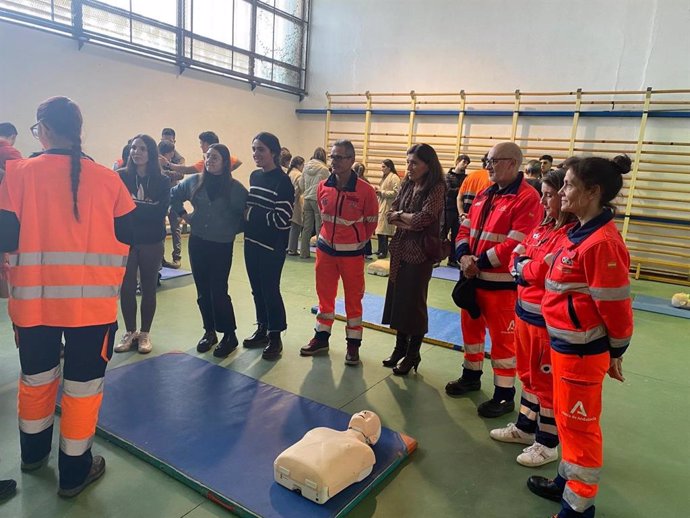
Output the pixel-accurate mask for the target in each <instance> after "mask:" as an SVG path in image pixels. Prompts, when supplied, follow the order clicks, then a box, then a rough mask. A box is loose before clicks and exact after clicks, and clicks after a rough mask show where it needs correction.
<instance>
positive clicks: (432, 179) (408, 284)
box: [383, 144, 446, 376]
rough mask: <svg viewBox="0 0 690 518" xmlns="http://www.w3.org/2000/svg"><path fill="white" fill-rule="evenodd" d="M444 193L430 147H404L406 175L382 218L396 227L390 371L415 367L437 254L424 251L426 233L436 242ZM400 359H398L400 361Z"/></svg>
mask: <svg viewBox="0 0 690 518" xmlns="http://www.w3.org/2000/svg"><path fill="white" fill-rule="evenodd" d="M445 195H446V184H445V181H444V179H443V169H442V168H441V163H440V162H439V160H438V156H437V154H436V151H435V150H434V148H433V147H431V146H429V145H428V144H415V145H414V146H412V147H411V148H410V149H408V150H407V179H406V180H405V181H404V182H403V185H402V188H401V189H400V192H399V194H398V196H397V198H396V199H395V200H394V201H393V206H392V208H391V210H390V211H389V212H388V213H387V215H386V217H387V219H388V222H389V223H390V224H391V225H394V226H395V227H397V229H396V231H395V235H394V236H393V239H392V240H391V244H390V252H391V262H390V276H389V277H388V288H387V289H386V302H385V304H384V308H383V323H384V324H389V325H390V327H391V329H395V330H396V339H395V349H394V350H393V353H392V354H391V355H390V356H389V357H388V358H386V359H385V360H383V365H384V366H386V367H393V373H394V374H396V375H399V376H404V375H406V374H407V373H409V372H410V370H411V369H413V368H414V369H415V372H416V371H417V367H418V366H419V362H420V361H421V357H420V355H419V349H420V347H421V345H422V339H423V338H424V335H425V334H426V333H427V331H428V316H427V306H426V298H427V290H428V287H429V280H430V279H431V271H432V269H433V265H434V261H435V260H437V259H436V258H433V257H429V256H428V255H427V253H426V251H425V248H426V247H425V246H424V240H425V237H426V236H429V237H430V238H431V237H432V236H433V237H434V238H436V240H438V235H439V232H440V226H439V225H440V221H441V216H442V213H443V207H444V201H445ZM398 362H399V363H398Z"/></svg>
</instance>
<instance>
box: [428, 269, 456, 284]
mask: <svg viewBox="0 0 690 518" xmlns="http://www.w3.org/2000/svg"><path fill="white" fill-rule="evenodd" d="M431 276H432V277H433V278H434V279H443V280H444V281H453V282H457V281H458V280H459V279H460V270H458V269H457V268H452V267H450V266H438V267H436V268H434V269H433V270H432V271H431Z"/></svg>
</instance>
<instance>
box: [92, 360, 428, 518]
mask: <svg viewBox="0 0 690 518" xmlns="http://www.w3.org/2000/svg"><path fill="white" fill-rule="evenodd" d="M350 417H351V415H350V414H346V413H345V412H342V411H340V410H336V409H335V408H331V407H328V406H326V405H322V404H320V403H317V402H315V401H312V400H309V399H306V398H303V397H300V396H297V395H295V394H291V393H289V392H286V391H284V390H281V389H279V388H277V387H273V386H271V385H267V384H265V383H261V382H259V381H257V380H255V379H253V378H250V377H248V376H245V375H243V374H240V373H238V372H235V371H232V370H229V369H225V368H223V367H220V366H218V365H215V364H212V363H209V362H207V361H204V360H202V359H200V358H196V357H194V356H190V355H188V354H184V353H168V354H163V355H161V356H158V357H155V358H150V359H146V360H143V361H140V362H136V363H134V364H130V365H126V366H122V367H117V368H114V369H112V370H108V371H107V373H106V377H105V391H104V397H103V406H102V407H101V411H100V417H99V420H98V433H99V435H103V436H105V437H106V438H107V439H108V440H110V441H112V442H114V443H116V444H118V445H120V446H122V447H124V448H125V449H127V450H128V451H130V452H131V453H133V454H135V455H137V456H138V457H141V458H143V459H144V460H146V461H148V462H151V463H152V464H154V465H155V466H157V467H158V468H160V469H161V470H163V471H165V472H166V473H168V474H169V475H171V476H173V477H174V478H176V479H178V480H180V481H181V482H183V483H184V484H186V485H188V486H190V487H192V488H193V489H195V490H196V491H198V492H200V493H202V494H204V495H205V496H207V497H208V498H209V499H211V500H213V501H215V502H216V503H218V504H220V505H222V506H224V507H226V508H228V509H229V510H231V511H232V512H234V513H237V514H240V515H241V516H263V517H266V518H269V517H276V518H277V517H288V518H292V517H294V518H302V517H305V516H310V517H333V516H343V515H344V514H345V513H347V512H348V511H350V510H351V509H352V508H353V507H354V506H355V505H356V504H357V503H358V502H359V501H360V500H361V499H362V498H363V497H364V496H365V495H366V494H367V493H368V492H369V491H371V489H372V488H373V487H375V486H376V485H377V484H378V483H380V482H381V481H382V480H383V479H384V478H385V477H386V476H387V475H390V474H391V473H392V472H393V471H394V470H395V468H396V467H397V466H398V465H399V464H400V463H401V462H402V461H403V460H404V459H405V458H406V457H407V456H408V455H409V453H411V452H412V451H414V448H415V447H416V442H415V441H414V440H413V439H411V438H409V437H407V436H405V435H403V434H399V433H397V432H394V431H392V430H389V429H387V428H384V429H383V432H382V435H381V439H380V440H379V442H378V443H377V444H376V445H375V446H374V452H375V454H376V465H375V466H374V470H373V472H372V474H371V475H369V477H367V478H366V479H365V480H363V481H362V482H359V483H357V484H354V485H352V486H350V487H348V488H347V489H345V490H344V491H342V492H341V493H339V494H338V495H336V496H335V497H333V498H331V499H330V500H329V501H328V502H326V504H324V505H319V504H315V503H313V502H311V501H309V500H307V499H305V498H303V497H301V496H299V495H297V494H296V493H293V492H291V491H289V490H287V489H285V488H284V487H282V486H280V485H278V484H277V483H275V482H274V479H273V461H274V460H275V458H276V457H277V456H278V454H279V453H281V452H282V451H283V450H285V449H286V448H287V447H288V446H291V445H292V444H294V443H295V442H297V441H298V440H300V439H301V438H302V436H303V435H304V434H305V433H306V432H307V431H308V430H311V429H312V428H314V427H317V426H327V427H330V428H334V429H336V430H346V429H347V425H348V423H349V421H350ZM124 497H125V498H126V495H124Z"/></svg>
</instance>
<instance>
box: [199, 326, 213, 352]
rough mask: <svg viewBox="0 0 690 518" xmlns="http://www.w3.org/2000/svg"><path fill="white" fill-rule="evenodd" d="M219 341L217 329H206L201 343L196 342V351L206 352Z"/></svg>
mask: <svg viewBox="0 0 690 518" xmlns="http://www.w3.org/2000/svg"><path fill="white" fill-rule="evenodd" d="M217 343H218V337H217V336H216V332H215V331H206V332H205V333H204V336H202V337H201V340H199V343H198V344H196V351H197V352H199V353H205V352H208V351H210V350H211V347H213V346H214V345H216V344H217Z"/></svg>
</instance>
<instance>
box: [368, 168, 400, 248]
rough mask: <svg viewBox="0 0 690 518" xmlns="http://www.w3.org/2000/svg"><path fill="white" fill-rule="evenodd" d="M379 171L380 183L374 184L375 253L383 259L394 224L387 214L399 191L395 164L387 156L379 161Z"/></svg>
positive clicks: (393, 231)
mask: <svg viewBox="0 0 690 518" xmlns="http://www.w3.org/2000/svg"><path fill="white" fill-rule="evenodd" d="M381 172H382V173H383V177H382V178H381V183H380V184H379V185H374V190H375V191H376V196H377V198H378V200H379V221H378V224H377V225H376V237H377V239H378V242H379V246H378V250H377V253H376V255H377V256H378V258H379V259H385V258H386V257H388V238H389V237H390V236H392V235H393V234H395V225H393V224H392V223H389V222H388V218H387V215H388V212H390V210H391V208H392V206H393V200H395V198H396V197H397V196H398V192H399V191H400V177H399V176H398V172H397V171H396V170H395V164H394V163H393V161H392V160H390V159H388V158H387V159H385V160H384V161H383V162H381Z"/></svg>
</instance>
